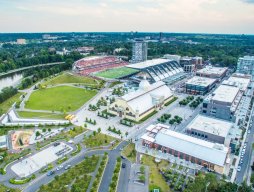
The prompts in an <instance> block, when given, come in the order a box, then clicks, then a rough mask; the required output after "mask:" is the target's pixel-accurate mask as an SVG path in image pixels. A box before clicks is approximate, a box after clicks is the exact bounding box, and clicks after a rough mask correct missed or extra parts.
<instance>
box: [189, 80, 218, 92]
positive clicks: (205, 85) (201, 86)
mask: <svg viewBox="0 0 254 192" xmlns="http://www.w3.org/2000/svg"><path fill="white" fill-rule="evenodd" d="M215 85H216V79H211V78H206V77H198V76H194V77H192V78H191V79H189V80H188V81H187V82H186V83H185V89H186V93H188V94H193V95H205V94H207V93H208V92H210V90H212V89H213V88H214V87H215Z"/></svg>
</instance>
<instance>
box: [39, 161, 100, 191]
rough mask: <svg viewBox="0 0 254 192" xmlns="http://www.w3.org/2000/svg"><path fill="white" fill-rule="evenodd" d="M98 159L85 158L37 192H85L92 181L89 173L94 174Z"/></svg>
mask: <svg viewBox="0 0 254 192" xmlns="http://www.w3.org/2000/svg"><path fill="white" fill-rule="evenodd" d="M99 159H100V157H99V156H92V157H86V158H85V159H84V160H83V161H82V162H81V163H79V164H77V165H75V166H73V167H71V168H70V170H68V171H67V172H65V173H63V174H61V175H57V176H55V178H54V180H53V181H51V182H50V183H49V184H47V185H42V186H41V187H40V189H39V192H45V191H47V192H58V191H66V192H67V191H73V192H74V191H75V192H83V191H87V189H88V186H89V184H90V182H91V179H92V176H91V173H93V172H95V169H96V166H97V164H98V163H99Z"/></svg>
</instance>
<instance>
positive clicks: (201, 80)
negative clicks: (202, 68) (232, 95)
mask: <svg viewBox="0 0 254 192" xmlns="http://www.w3.org/2000/svg"><path fill="white" fill-rule="evenodd" d="M215 82H216V79H211V78H206V77H198V76H194V77H192V78H191V79H189V80H188V81H187V82H186V84H192V85H197V86H203V87H207V86H209V85H211V84H213V83H215Z"/></svg>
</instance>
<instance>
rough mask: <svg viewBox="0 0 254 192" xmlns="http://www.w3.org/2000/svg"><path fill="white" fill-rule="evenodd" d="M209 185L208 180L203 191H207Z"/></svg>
mask: <svg viewBox="0 0 254 192" xmlns="http://www.w3.org/2000/svg"><path fill="white" fill-rule="evenodd" d="M209 185H210V182H208V183H207V184H206V185H205V192H207V187H208V186H209Z"/></svg>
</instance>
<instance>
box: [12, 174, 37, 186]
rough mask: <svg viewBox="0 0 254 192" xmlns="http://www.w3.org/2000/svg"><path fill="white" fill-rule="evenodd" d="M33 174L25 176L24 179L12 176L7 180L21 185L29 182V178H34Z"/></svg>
mask: <svg viewBox="0 0 254 192" xmlns="http://www.w3.org/2000/svg"><path fill="white" fill-rule="evenodd" d="M35 177H36V176H35V175H34V174H33V175H31V176H30V177H26V178H24V179H15V178H12V179H10V180H9V182H10V183H11V184H13V185H23V184H25V183H28V182H30V181H31V180H33V179H35Z"/></svg>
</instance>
